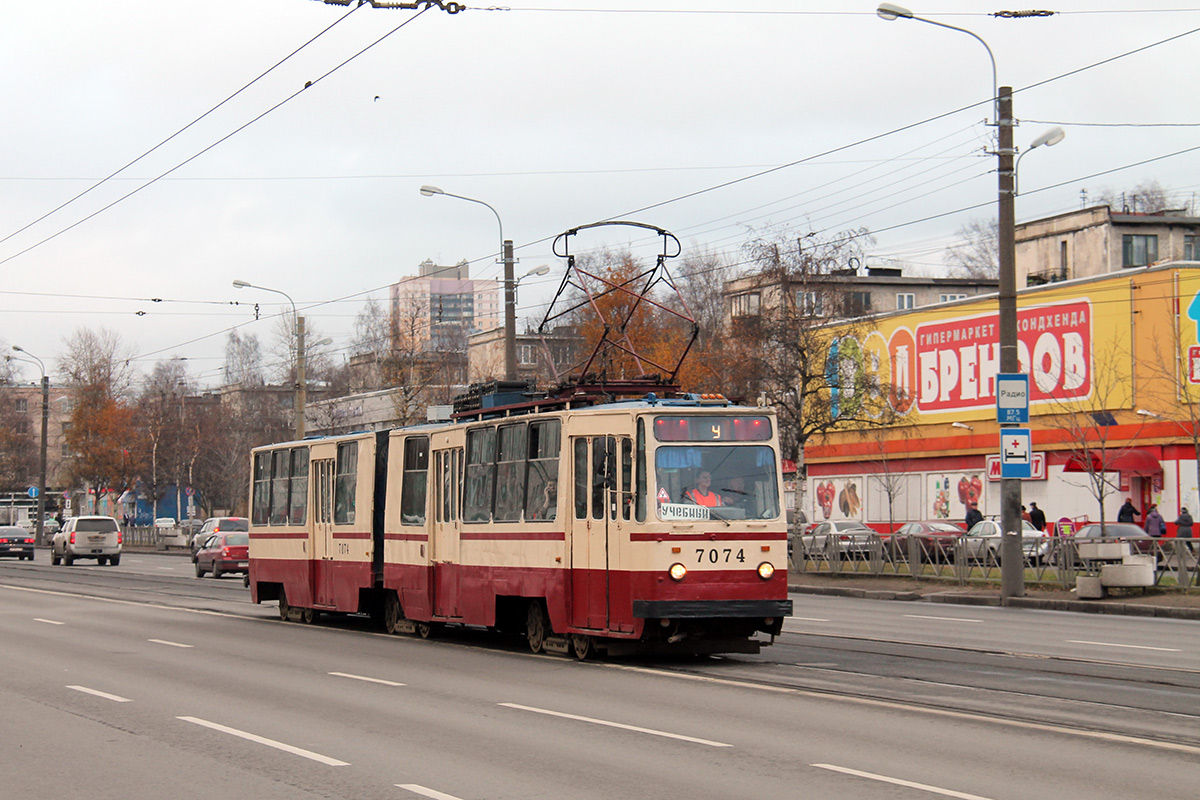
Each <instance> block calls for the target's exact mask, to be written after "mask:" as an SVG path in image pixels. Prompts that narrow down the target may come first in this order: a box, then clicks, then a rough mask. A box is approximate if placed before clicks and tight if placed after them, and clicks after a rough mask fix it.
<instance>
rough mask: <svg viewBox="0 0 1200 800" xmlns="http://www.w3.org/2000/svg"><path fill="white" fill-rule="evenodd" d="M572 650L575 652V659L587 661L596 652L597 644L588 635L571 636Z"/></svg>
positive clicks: (576, 634) (575, 634)
mask: <svg viewBox="0 0 1200 800" xmlns="http://www.w3.org/2000/svg"><path fill="white" fill-rule="evenodd" d="M571 650H573V651H574V652H575V657H576V658H577V659H579V660H580V661H587V660H588V659H589V658H591V657H592V656H593V655H594V654H595V652H596V647H595V643H594V641H593V639H592V637H591V636H588V635H587V634H586V633H573V634H571Z"/></svg>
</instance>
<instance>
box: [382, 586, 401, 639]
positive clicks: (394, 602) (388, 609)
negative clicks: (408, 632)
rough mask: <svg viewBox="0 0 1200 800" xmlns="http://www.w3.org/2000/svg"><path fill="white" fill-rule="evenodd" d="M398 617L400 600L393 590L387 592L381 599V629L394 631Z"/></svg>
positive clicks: (397, 623) (389, 631)
mask: <svg viewBox="0 0 1200 800" xmlns="http://www.w3.org/2000/svg"><path fill="white" fill-rule="evenodd" d="M400 617H401V612H400V600H399V598H397V597H396V595H395V593H394V592H389V593H388V595H387V597H385V598H384V599H383V629H384V630H385V631H387V632H388V633H395V632H396V627H397V626H398V625H399V624H400Z"/></svg>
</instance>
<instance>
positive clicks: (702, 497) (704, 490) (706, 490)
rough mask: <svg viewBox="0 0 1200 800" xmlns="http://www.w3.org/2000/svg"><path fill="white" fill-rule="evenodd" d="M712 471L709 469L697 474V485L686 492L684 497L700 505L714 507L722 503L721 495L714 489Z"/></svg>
mask: <svg viewBox="0 0 1200 800" xmlns="http://www.w3.org/2000/svg"><path fill="white" fill-rule="evenodd" d="M711 487H712V473H711V472H708V471H707V470H706V471H704V472H701V473H700V474H699V475H697V476H696V485H695V487H693V488H691V489H689V490H688V491H687V492H685V493H684V495H683V498H684V500H687V501H688V502H689V503H695V504H696V505H698V506H708V507H709V508H713V507H715V506H719V505H721V495H719V494H717V493H716V492H714V491H712V489H711Z"/></svg>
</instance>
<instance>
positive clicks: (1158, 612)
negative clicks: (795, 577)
mask: <svg viewBox="0 0 1200 800" xmlns="http://www.w3.org/2000/svg"><path fill="white" fill-rule="evenodd" d="M788 592H789V593H791V594H819V595H829V596H833V597H861V598H864V599H867V600H905V601H920V602H926V603H946V604H952V605H964V606H994V607H1005V608H1026V609H1033V610H1038V611H1069V612H1074V613H1078V614H1114V615H1120V616H1129V617H1156V618H1160V619H1182V620H1197V621H1200V608H1178V607H1175V606H1153V605H1140V604H1136V603H1096V602H1088V601H1085V600H1045V599H1041V598H1036V597H1010V598H1008V599H1007V600H1005V599H1002V598H1001V597H999V596H998V595H988V594H967V593H964V592H937V593H934V594H929V595H921V594H919V593H918V592H889V591H880V590H875V589H858V588H852V587H849V586H807V585H789V586H788Z"/></svg>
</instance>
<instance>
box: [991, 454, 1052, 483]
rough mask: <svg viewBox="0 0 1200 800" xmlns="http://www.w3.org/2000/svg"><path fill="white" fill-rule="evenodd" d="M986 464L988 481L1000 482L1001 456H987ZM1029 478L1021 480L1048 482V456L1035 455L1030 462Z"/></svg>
mask: <svg viewBox="0 0 1200 800" xmlns="http://www.w3.org/2000/svg"><path fill="white" fill-rule="evenodd" d="M984 463H985V464H986V465H987V479H988V480H989V481H999V480H1000V456H986V457H985V461H984ZM1029 472H1030V475H1029V477H1028V478H1021V480H1023V481H1044V480H1046V454H1045V453H1036V452H1035V453H1033V454H1032V455H1031V457H1030V461H1029Z"/></svg>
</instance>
